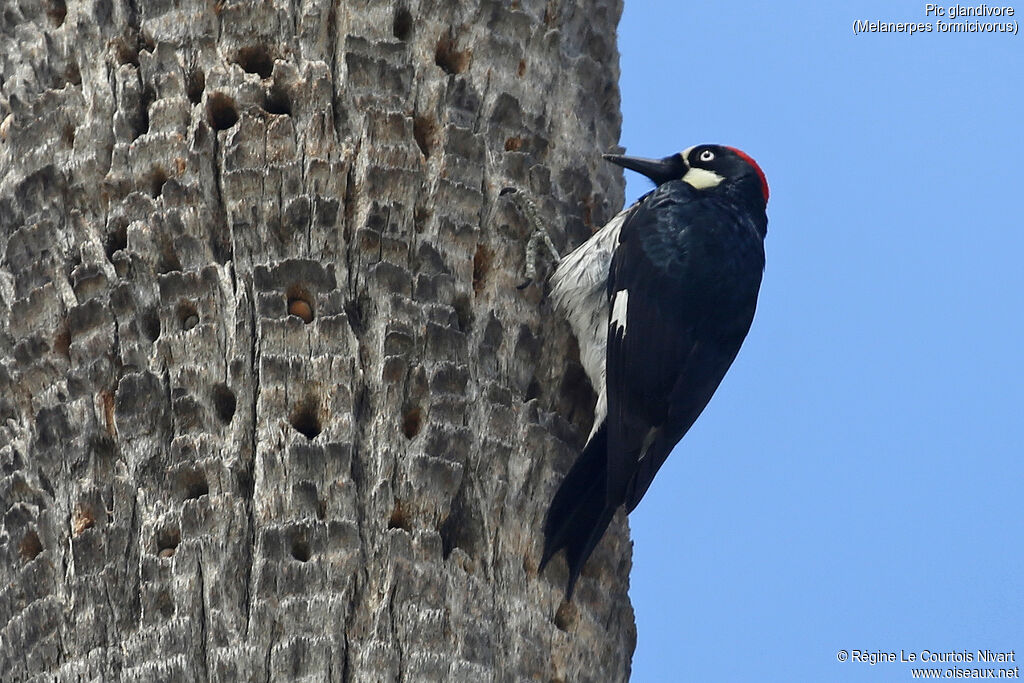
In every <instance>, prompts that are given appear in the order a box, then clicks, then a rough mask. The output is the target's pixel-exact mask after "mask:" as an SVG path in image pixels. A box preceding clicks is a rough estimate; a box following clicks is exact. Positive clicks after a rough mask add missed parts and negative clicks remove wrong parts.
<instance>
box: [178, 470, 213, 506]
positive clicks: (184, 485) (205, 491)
mask: <svg viewBox="0 0 1024 683" xmlns="http://www.w3.org/2000/svg"><path fill="white" fill-rule="evenodd" d="M178 492H179V495H180V497H181V498H182V500H195V499H196V498H201V497H202V496H206V495H209V493H210V484H209V483H207V481H206V474H205V473H203V471H202V470H185V471H183V472H181V473H180V474H179V475H178Z"/></svg>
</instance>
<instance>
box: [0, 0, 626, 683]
mask: <svg viewBox="0 0 1024 683" xmlns="http://www.w3.org/2000/svg"><path fill="white" fill-rule="evenodd" d="M620 9H621V7H620V0H589V1H588V2H586V3H583V4H582V5H580V4H577V3H575V2H568V1H565V2H562V1H560V0H547V1H546V2H545V1H543V0H523V1H522V2H499V1H497V0H490V1H476V2H459V3H456V2H448V1H438V0H399V1H398V2H369V1H363V2H360V1H352V2H340V3H339V2H331V1H330V0H293V1H291V2H288V1H287V0H276V1H274V2H263V1H261V0H220V1H218V2H212V1H208V0H152V1H150V0H3V2H2V4H0V10H2V13H0V121H2V123H0V510H2V512H3V517H2V520H0V679H2V680H4V681H20V680H30V679H39V680H60V681H65V680H126V681H133V680H147V681H148V680H225V681H231V680H268V679H271V680H288V679H296V678H304V679H306V680H346V681H348V680H352V681H385V680H472V681H485V680H499V681H506V680H521V679H535V680H563V681H586V680H592V681H610V680H621V679H625V678H627V677H628V671H629V660H630V655H631V653H632V649H633V645H634V641H635V630H634V626H633V618H632V611H631V607H630V604H629V600H628V597H627V594H626V587H627V582H628V571H629V564H630V547H629V541H628V537H627V531H626V525H625V521H624V518H621V517H620V518H619V519H617V520H616V522H615V524H614V525H613V527H612V529H611V530H610V531H609V534H608V537H607V538H606V539H605V541H604V542H603V543H602V545H601V547H600V548H599V550H598V552H597V553H596V554H595V556H594V557H593V558H592V559H591V562H590V565H589V567H588V570H587V571H586V572H585V573H584V578H583V580H582V581H581V583H580V585H579V588H578V590H577V596H576V598H575V601H574V603H573V604H571V605H569V604H565V603H563V602H562V590H563V584H564V581H565V564H564V562H562V561H561V560H559V561H557V562H555V563H554V564H553V565H552V566H551V567H550V568H549V569H548V570H547V571H546V573H545V574H544V575H541V576H538V575H537V571H536V568H537V562H538V559H539V552H540V540H541V531H540V529H541V522H542V519H543V514H544V511H545V507H546V505H547V503H548V501H549V500H550V498H551V495H552V493H553V491H554V489H555V487H556V485H557V484H558V481H559V479H560V477H561V475H562V474H563V473H564V472H565V470H566V469H567V468H568V466H569V464H570V462H571V460H572V458H573V457H574V455H575V454H576V453H577V451H578V449H579V447H580V446H581V444H582V441H583V439H584V437H585V435H586V433H587V431H588V429H589V426H590V425H589V422H590V420H591V419H592V418H591V414H590V411H591V410H592V405H593V395H592V393H591V392H590V389H589V385H587V383H586V380H585V378H584V376H583V373H582V371H581V369H580V367H579V365H578V362H576V360H575V358H574V354H575V353H576V350H575V342H574V341H573V340H572V338H571V336H570V335H569V333H568V329H567V326H566V325H565V323H564V322H563V321H561V320H559V319H558V317H557V316H556V315H554V314H553V312H552V310H551V307H550V303H549V302H548V301H547V300H546V299H545V298H544V296H543V294H544V293H543V288H542V287H539V286H532V287H529V288H527V289H524V290H517V289H516V287H515V285H516V284H518V283H519V282H520V281H521V280H522V278H523V275H522V273H523V257H524V247H525V244H526V241H527V238H528V236H529V233H530V225H529V224H528V222H527V221H526V220H525V218H524V215H523V212H522V211H521V210H520V209H519V208H518V207H517V205H516V204H515V203H514V202H513V201H510V200H509V198H508V197H502V196H499V191H500V190H501V189H502V188H503V187H505V186H514V187H517V188H519V189H520V190H522V191H523V192H524V193H526V195H527V196H529V197H531V198H532V199H533V201H534V202H535V203H536V205H537V208H538V210H539V212H540V214H541V215H542V216H543V217H544V218H545V221H546V227H547V228H548V230H549V231H550V232H551V234H552V236H553V238H554V241H555V243H556V244H557V246H558V247H559V248H560V249H562V250H563V252H564V250H565V249H567V248H569V247H571V246H573V245H575V244H577V243H578V242H579V241H581V240H582V239H584V238H585V237H586V236H587V235H588V234H589V233H590V231H591V230H593V229H594V227H595V226H599V225H600V224H601V223H602V222H603V221H605V220H607V219H608V218H609V217H610V216H611V215H613V213H614V211H615V210H616V209H617V208H618V207H619V206H620V204H621V201H622V180H621V177H620V176H619V174H618V173H617V172H616V170H615V169H614V168H612V167H606V166H604V165H602V162H601V161H600V157H599V155H600V153H601V152H604V151H609V150H611V149H614V147H615V145H616V141H617V138H618V131H619V123H620V119H619V114H618V89H617V79H618V66H617V60H618V55H617V51H616V48H615V41H614V36H615V26H616V22H617V21H618V16H619V13H620Z"/></svg>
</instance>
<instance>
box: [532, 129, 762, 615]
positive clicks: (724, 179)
mask: <svg viewBox="0 0 1024 683" xmlns="http://www.w3.org/2000/svg"><path fill="white" fill-rule="evenodd" d="M603 156H604V158H605V159H606V160H607V161H609V162H611V163H613V164H616V165H618V166H621V167H623V168H626V169H629V170H632V171H636V172H638V173H641V174H643V175H644V176H646V177H647V178H649V179H650V180H651V181H653V183H654V185H655V187H654V189H653V190H651V191H650V192H648V193H647V194H645V195H643V196H642V197H641V198H640V199H639V200H637V201H636V202H635V203H634V204H632V205H631V206H629V207H628V208H626V209H625V210H623V211H622V212H621V213H619V214H618V215H616V216H615V217H614V218H612V219H611V220H610V221H609V222H608V223H607V224H606V225H604V227H602V228H601V229H600V230H598V231H597V232H596V233H594V234H593V235H592V236H591V237H590V239H588V240H587V241H586V242H584V243H583V244H582V245H580V246H579V247H577V248H576V249H575V250H574V251H572V252H571V253H569V254H568V255H566V256H565V257H564V258H562V259H560V260H559V261H558V263H557V265H556V267H555V269H554V272H553V273H552V274H551V277H550V292H551V297H552V300H553V303H554V306H555V308H556V310H558V311H560V312H561V313H562V314H563V315H564V316H565V318H566V319H567V321H568V323H569V327H570V328H571V330H572V332H573V334H574V335H575V336H576V339H577V341H578V344H579V351H580V363H581V365H582V366H583V369H584V371H585V372H586V374H587V377H588V378H589V380H590V383H591V385H592V387H593V389H594V391H595V393H596V394H597V402H596V404H595V407H594V423H593V427H592V429H591V432H590V434H589V437H588V439H587V442H586V444H585V445H584V447H583V449H582V451H581V452H580V454H579V456H578V457H577V458H576V460H575V462H574V463H573V465H572V467H571V468H570V469H569V472H568V473H567V474H566V476H565V478H564V479H563V480H562V482H561V484H560V486H559V487H558V489H557V491H556V492H555V494H554V497H553V498H552V500H551V504H550V506H549V508H548V511H547V514H546V516H545V520H544V549H543V554H542V558H541V562H540V564H539V567H538V572H542V571H543V570H544V568H545V566H546V565H547V564H548V563H549V562H550V560H551V559H552V557H553V556H554V555H555V554H556V553H557V552H558V551H560V550H562V549H563V548H564V549H565V551H566V561H567V564H568V569H569V578H568V583H567V586H566V592H565V599H566V600H567V601H571V600H572V595H573V591H574V589H575V586H576V582H577V580H578V579H579V576H580V572H581V571H582V570H583V567H584V565H585V564H586V561H587V559H588V558H589V557H590V554H591V553H592V552H593V550H594V548H595V547H596V546H597V544H598V542H599V541H600V540H601V537H602V536H603V535H604V533H605V531H606V530H607V528H608V525H609V524H610V522H611V520H612V517H613V516H614V514H615V511H616V510H617V509H618V508H619V507H621V506H625V508H626V512H627V513H629V512H632V511H633V509H634V508H636V506H637V505H638V504H639V502H640V500H641V498H643V496H644V494H645V493H646V492H647V489H648V487H649V486H650V485H651V482H652V480H653V479H654V476H655V474H656V473H657V471H658V469H659V468H660V467H661V465H662V464H663V463H664V462H665V459H666V458H667V457H668V455H669V453H670V452H671V450H672V449H673V447H674V446H675V445H676V444H677V443H678V442H679V441H680V440H681V439H682V438H683V436H684V435H685V434H686V432H687V431H688V430H689V429H690V427H691V426H692V425H693V423H694V421H695V420H696V419H697V418H698V416H699V415H700V414H701V412H702V411H703V410H704V407H705V406H706V405H707V403H708V401H710V400H711V397H712V395H713V394H714V393H715V390H716V389H717V388H718V385H719V383H720V382H721V381H722V378H723V377H724V376H725V373H726V371H727V370H728V369H729V366H730V365H731V364H732V362H733V360H734V359H735V358H736V354H737V353H738V352H739V349H740V345H741V344H742V343H743V340H744V339H745V338H746V336H747V332H748V331H749V329H750V325H751V323H752V321H753V319H754V311H755V308H756V306H757V297H758V291H759V290H760V286H761V277H762V274H763V272H764V265H765V252H764V239H765V237H766V235H767V232H768V216H767V212H766V209H767V205H768V196H769V189H768V181H767V179H766V177H765V174H764V172H763V171H762V170H761V167H760V166H758V164H757V162H755V161H754V160H753V159H752V158H751V157H750V156H749V155H748V154H746V153H744V152H742V151H740V150H739V149H736V148H734V147H728V146H725V145H718V144H703V145H696V146H693V147H690V148H688V149H686V150H684V151H682V152H680V153H677V154H672V155H669V156H667V157H664V158H661V159H646V158H641V157H631V156H623V155H618V154H605V155H603Z"/></svg>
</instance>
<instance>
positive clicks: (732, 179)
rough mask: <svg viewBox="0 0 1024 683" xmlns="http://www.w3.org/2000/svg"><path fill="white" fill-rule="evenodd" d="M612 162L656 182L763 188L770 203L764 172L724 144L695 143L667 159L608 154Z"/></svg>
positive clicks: (699, 188)
mask: <svg viewBox="0 0 1024 683" xmlns="http://www.w3.org/2000/svg"><path fill="white" fill-rule="evenodd" d="M604 158H605V159H607V160H608V161H610V162H612V163H613V164H617V165H619V166H622V167H623V168H628V169H630V170H632V171H636V172H637V173H642V174H643V175H645V176H647V177H648V178H650V179H651V180H653V181H654V182H655V183H656V184H658V185H661V184H662V183H667V182H669V181H670V180H682V181H684V182H686V183H688V184H690V185H692V186H693V187H695V188H697V189H698V190H706V189H709V188H713V187H718V186H720V185H722V184H723V183H726V184H728V185H736V186H744V185H746V186H750V187H752V188H754V189H756V190H759V191H760V194H761V196H762V197H763V198H764V202H765V204H767V203H768V180H767V179H766V178H765V176H764V171H762V170H761V167H760V166H758V165H757V162H756V161H754V160H753V159H752V158H750V156H749V155H748V154H746V153H745V152H741V151H740V150H738V149H736V148H735V147H726V146H725V145H696V146H694V147H690V148H689V149H687V150H684V151H682V152H680V153H679V154H673V155H671V156H667V157H665V158H664V159H642V158H640V157H627V156H621V155H619V154H605V155H604Z"/></svg>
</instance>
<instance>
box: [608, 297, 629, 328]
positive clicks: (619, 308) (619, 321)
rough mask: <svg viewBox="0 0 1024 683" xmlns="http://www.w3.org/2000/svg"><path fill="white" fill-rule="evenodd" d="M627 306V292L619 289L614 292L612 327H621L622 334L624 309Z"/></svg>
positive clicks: (624, 326) (624, 320) (624, 317)
mask: <svg viewBox="0 0 1024 683" xmlns="http://www.w3.org/2000/svg"><path fill="white" fill-rule="evenodd" d="M628 306H629V292H628V291H627V290H625V289H620V290H619V291H617V292H615V299H614V300H613V302H612V319H611V324H612V327H621V328H622V336H623V337H625V336H626V310H627V308H628Z"/></svg>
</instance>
